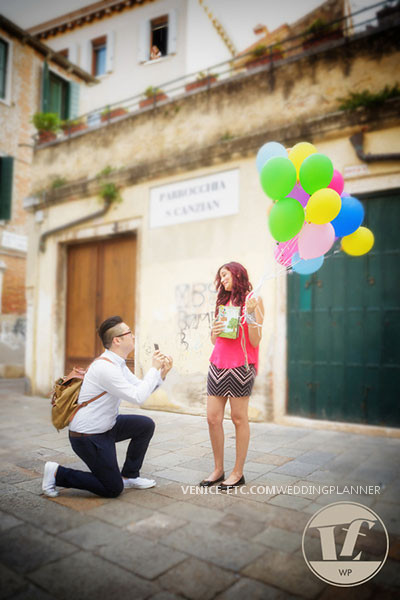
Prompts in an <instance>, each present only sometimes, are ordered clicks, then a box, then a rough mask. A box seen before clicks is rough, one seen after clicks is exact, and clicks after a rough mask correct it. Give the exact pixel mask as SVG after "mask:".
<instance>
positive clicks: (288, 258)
mask: <svg viewBox="0 0 400 600" xmlns="http://www.w3.org/2000/svg"><path fill="white" fill-rule="evenodd" d="M295 252H298V243H297V236H296V237H294V238H292V239H291V240H289V241H288V242H279V244H277V246H276V248H275V252H274V257H275V260H276V262H278V263H279V264H280V265H283V266H284V267H290V265H291V264H292V256H293V254H294V253H295Z"/></svg>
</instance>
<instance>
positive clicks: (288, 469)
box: [274, 459, 319, 477]
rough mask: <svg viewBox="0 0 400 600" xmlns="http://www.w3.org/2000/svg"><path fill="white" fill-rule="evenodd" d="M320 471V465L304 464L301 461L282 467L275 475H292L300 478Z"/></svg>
mask: <svg viewBox="0 0 400 600" xmlns="http://www.w3.org/2000/svg"><path fill="white" fill-rule="evenodd" d="M318 469H319V465H318V464H314V463H303V462H301V461H300V459H295V460H292V461H291V462H290V463H287V464H286V465H282V466H281V467H277V468H276V469H275V470H274V473H277V474H279V475H292V476H296V475H297V476H300V477H304V476H305V475H309V474H310V473H312V472H313V471H316V470H318Z"/></svg>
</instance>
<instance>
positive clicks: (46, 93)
mask: <svg viewBox="0 0 400 600" xmlns="http://www.w3.org/2000/svg"><path fill="white" fill-rule="evenodd" d="M49 108H50V77H49V65H48V64H47V62H46V61H45V62H44V63H43V72H42V112H44V113H46V112H50V111H49Z"/></svg>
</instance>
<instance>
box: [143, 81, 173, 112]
mask: <svg viewBox="0 0 400 600" xmlns="http://www.w3.org/2000/svg"><path fill="white" fill-rule="evenodd" d="M144 95H145V99H144V100H141V101H140V102H139V106H140V108H144V107H145V106H149V105H150V104H155V103H156V102H160V101H161V100H166V99H167V96H166V94H165V93H164V91H163V90H161V89H160V88H158V87H153V86H152V85H149V87H148V88H146V89H145V91H144Z"/></svg>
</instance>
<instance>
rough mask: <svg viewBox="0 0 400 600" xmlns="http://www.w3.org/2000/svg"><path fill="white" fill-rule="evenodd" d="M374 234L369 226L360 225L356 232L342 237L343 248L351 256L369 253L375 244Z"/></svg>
mask: <svg viewBox="0 0 400 600" xmlns="http://www.w3.org/2000/svg"><path fill="white" fill-rule="evenodd" d="M374 241H375V239H374V234H373V233H372V231H371V230H370V229H368V228H367V227H359V228H358V229H356V231H355V232H354V233H351V234H350V235H345V236H344V237H343V238H342V250H344V251H345V252H346V254H350V256H362V255H363V254H367V252H369V251H370V250H371V248H372V246H373V245H374Z"/></svg>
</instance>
